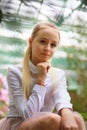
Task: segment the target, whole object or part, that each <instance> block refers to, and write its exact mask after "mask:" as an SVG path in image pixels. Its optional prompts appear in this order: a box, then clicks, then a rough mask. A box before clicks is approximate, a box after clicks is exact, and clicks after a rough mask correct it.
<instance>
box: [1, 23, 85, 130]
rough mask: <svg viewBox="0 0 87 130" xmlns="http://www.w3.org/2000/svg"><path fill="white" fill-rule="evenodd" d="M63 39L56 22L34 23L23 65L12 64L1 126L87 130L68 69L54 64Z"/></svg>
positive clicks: (29, 129) (25, 129)
mask: <svg viewBox="0 0 87 130" xmlns="http://www.w3.org/2000/svg"><path fill="white" fill-rule="evenodd" d="M59 41H60V33H59V31H58V29H57V27H56V26H55V25H54V24H52V23H48V22H41V23H39V24H37V25H36V26H35V27H34V29H33V31H32V34H31V37H30V38H29V42H28V47H27V50H26V53H25V56H24V60H23V66H21V65H19V66H11V67H9V68H8V74H7V81H8V86H9V111H8V115H7V117H6V118H5V119H3V120H2V121H1V125H0V130H85V124H84V121H83V119H82V117H81V115H80V114H79V113H75V112H73V108H72V104H71V102H70V96H69V93H68V91H67V85H66V78H65V75H64V71H63V70H61V69H58V68H55V69H53V68H52V67H51V65H50V60H51V58H52V57H53V55H54V53H55V51H56V49H57V47H58V44H59ZM54 108H56V110H57V113H52V112H53V110H54Z"/></svg>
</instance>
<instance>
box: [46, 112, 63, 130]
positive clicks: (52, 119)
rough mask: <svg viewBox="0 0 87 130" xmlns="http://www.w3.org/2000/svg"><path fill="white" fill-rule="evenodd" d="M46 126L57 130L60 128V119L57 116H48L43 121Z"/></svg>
mask: <svg viewBox="0 0 87 130" xmlns="http://www.w3.org/2000/svg"><path fill="white" fill-rule="evenodd" d="M44 121H45V123H46V125H48V126H50V127H51V128H53V130H54V129H55V130H56V129H58V128H59V127H60V123H61V117H60V116H59V115H57V114H53V113H51V114H49V115H48V116H47V118H46V120H44Z"/></svg>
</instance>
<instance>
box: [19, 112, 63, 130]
mask: <svg viewBox="0 0 87 130" xmlns="http://www.w3.org/2000/svg"><path fill="white" fill-rule="evenodd" d="M60 124H61V117H60V116H59V115H57V114H53V113H49V114H46V115H42V116H41V115H40V116H39V117H36V118H33V119H30V120H26V121H24V122H23V123H22V124H21V125H20V127H19V129H18V130H60Z"/></svg>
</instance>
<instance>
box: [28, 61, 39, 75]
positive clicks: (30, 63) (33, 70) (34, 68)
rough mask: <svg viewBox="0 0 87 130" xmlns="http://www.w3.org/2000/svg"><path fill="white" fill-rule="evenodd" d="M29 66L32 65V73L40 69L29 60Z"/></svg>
mask: <svg viewBox="0 0 87 130" xmlns="http://www.w3.org/2000/svg"><path fill="white" fill-rule="evenodd" d="M29 66H30V71H31V72H32V73H37V72H38V70H37V67H36V66H35V65H34V64H33V63H32V62H31V61H30V60H29Z"/></svg>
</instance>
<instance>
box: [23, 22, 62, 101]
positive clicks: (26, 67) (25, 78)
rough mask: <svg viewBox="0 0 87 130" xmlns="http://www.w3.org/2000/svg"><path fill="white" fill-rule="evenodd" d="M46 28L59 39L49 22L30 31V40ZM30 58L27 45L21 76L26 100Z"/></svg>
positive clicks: (28, 93) (29, 81)
mask: <svg viewBox="0 0 87 130" xmlns="http://www.w3.org/2000/svg"><path fill="white" fill-rule="evenodd" d="M46 27H51V28H54V29H55V30H56V31H57V32H58V36H59V39H60V33H59V31H58V29H57V27H56V26H55V25H54V24H53V23H49V22H41V23H39V24H37V25H36V26H35V27H34V28H33V31H32V34H31V37H32V39H34V38H35V37H36V36H37V33H38V31H39V30H41V29H44V28H46ZM30 57H31V48H30V46H29V44H28V46H27V49H26V52H25V55H24V59H23V70H22V72H23V76H22V88H23V93H24V95H25V97H26V98H27V99H28V98H29V96H30V94H31V91H30V85H31V75H30V68H29V60H30Z"/></svg>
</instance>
